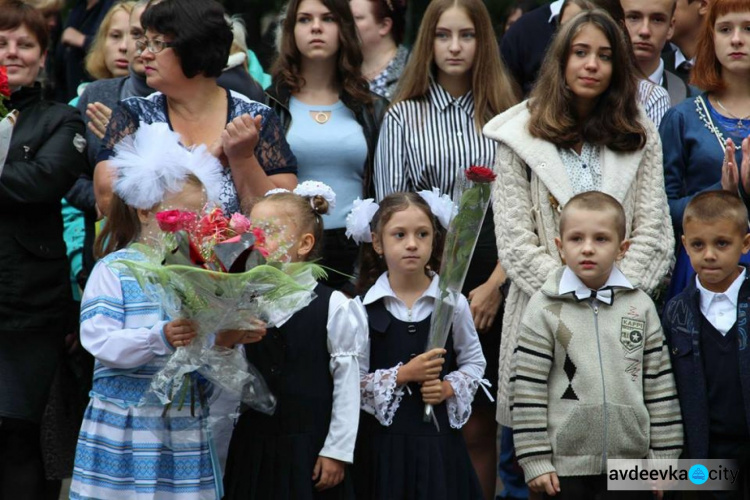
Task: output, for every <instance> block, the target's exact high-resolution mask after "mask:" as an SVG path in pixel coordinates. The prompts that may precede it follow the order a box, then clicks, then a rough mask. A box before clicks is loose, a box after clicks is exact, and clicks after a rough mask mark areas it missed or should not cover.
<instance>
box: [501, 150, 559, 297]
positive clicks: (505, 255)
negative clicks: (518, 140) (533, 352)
mask: <svg viewBox="0 0 750 500" xmlns="http://www.w3.org/2000/svg"><path fill="white" fill-rule="evenodd" d="M526 168H527V167H526V164H525V163H524V162H523V161H522V160H521V159H520V158H519V157H518V156H517V155H516V154H515V153H514V152H513V151H512V150H511V149H510V148H509V147H508V146H506V145H505V144H502V143H501V144H499V145H498V147H497V154H496V155H495V173H496V174H497V178H496V179H495V182H494V184H493V187H492V203H493V205H492V210H493V213H494V217H495V219H494V222H495V236H496V238H497V251H498V255H499V257H500V262H501V263H502V264H503V267H504V268H505V270H506V272H507V273H508V277H509V278H510V279H511V280H512V281H513V283H515V284H516V285H518V286H519V287H520V288H521V290H522V291H523V292H524V293H525V294H526V295H529V296H530V295H533V294H534V293H535V292H536V291H537V290H539V289H541V288H542V285H543V284H544V282H545V280H546V279H547V277H548V276H549V273H551V272H552V271H553V270H555V269H556V268H558V267H559V266H560V263H559V261H557V260H556V259H555V258H554V257H552V256H551V255H549V254H548V253H547V251H546V249H545V248H544V247H543V246H542V244H541V242H540V241H539V236H538V235H537V233H536V227H535V223H534V215H533V214H534V208H533V207H532V203H531V185H530V182H529V178H528V175H527V173H526Z"/></svg>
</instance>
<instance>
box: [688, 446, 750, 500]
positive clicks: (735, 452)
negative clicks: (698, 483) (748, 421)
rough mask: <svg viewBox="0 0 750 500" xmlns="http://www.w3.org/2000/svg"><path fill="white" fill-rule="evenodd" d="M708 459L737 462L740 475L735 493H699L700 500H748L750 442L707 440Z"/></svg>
mask: <svg viewBox="0 0 750 500" xmlns="http://www.w3.org/2000/svg"><path fill="white" fill-rule="evenodd" d="M708 443H709V444H708V457H709V458H716V459H731V460H737V464H738V465H739V467H740V474H739V476H738V477H737V481H736V483H735V484H736V485H737V489H736V490H735V491H709V492H701V495H700V499H701V500H750V473H748V471H749V470H750V441H744V442H743V441H740V440H737V439H718V438H716V437H715V436H713V435H712V436H710V437H709V438H708Z"/></svg>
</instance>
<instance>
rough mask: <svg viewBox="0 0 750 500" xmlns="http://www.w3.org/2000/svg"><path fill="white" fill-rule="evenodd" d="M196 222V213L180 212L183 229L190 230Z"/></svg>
mask: <svg viewBox="0 0 750 500" xmlns="http://www.w3.org/2000/svg"><path fill="white" fill-rule="evenodd" d="M197 223H198V214H196V213H195V212H180V224H182V229H184V230H185V231H192V230H193V229H195V225H196V224H197Z"/></svg>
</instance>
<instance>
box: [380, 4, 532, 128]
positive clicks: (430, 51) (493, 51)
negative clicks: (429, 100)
mask: <svg viewBox="0 0 750 500" xmlns="http://www.w3.org/2000/svg"><path fill="white" fill-rule="evenodd" d="M452 7H458V8H461V9H463V10H464V11H466V14H467V15H468V16H469V19H471V22H472V23H474V32H475V34H476V52H475V53H474V62H473V64H472V66H471V90H472V93H473V95H474V109H475V112H474V123H475V125H476V127H477V128H478V129H481V128H482V127H483V126H484V125H485V124H486V123H487V122H488V121H490V120H491V119H492V118H493V117H494V116H495V115H498V114H500V113H502V112H503V111H505V110H506V109H508V108H510V107H511V106H513V105H514V104H516V103H517V102H518V95H519V91H518V89H517V85H516V84H515V82H513V80H511V79H510V77H508V73H507V71H506V69H505V66H504V65H503V62H502V59H501V58H500V49H499V48H498V45H497V41H496V40H497V39H496V37H495V31H494V30H493V28H492V20H491V18H490V14H489V12H488V11H487V7H485V5H484V3H483V2H482V0H433V1H432V2H430V4H429V5H428V6H427V10H426V11H425V13H424V17H423V18H422V24H421V25H420V26H419V33H418V34H417V41H416V42H415V44H414V49H413V50H412V52H411V56H409V61H408V62H407V63H406V67H405V68H404V72H403V73H402V74H401V78H400V80H399V84H398V89H397V90H396V95H395V96H394V97H393V104H396V103H397V102H400V101H406V100H408V99H423V98H425V97H426V96H427V92H428V90H429V88H430V76H435V75H436V74H437V72H436V66H435V49H434V47H435V43H434V42H435V28H436V27H437V24H438V21H439V20H440V16H442V15H443V13H444V12H445V11H446V10H448V9H450V8H452Z"/></svg>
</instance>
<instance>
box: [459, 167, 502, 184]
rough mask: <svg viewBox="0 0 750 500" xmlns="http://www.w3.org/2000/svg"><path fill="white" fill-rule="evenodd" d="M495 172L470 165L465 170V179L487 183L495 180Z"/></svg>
mask: <svg viewBox="0 0 750 500" xmlns="http://www.w3.org/2000/svg"><path fill="white" fill-rule="evenodd" d="M495 177H497V176H496V175H495V172H493V171H492V169H491V168H487V167H483V166H479V165H472V166H471V167H469V168H468V169H467V170H466V178H467V179H469V180H470V181H472V182H478V183H489V182H492V181H494V180H495Z"/></svg>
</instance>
